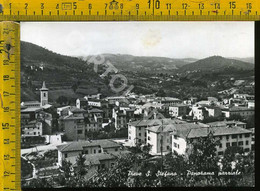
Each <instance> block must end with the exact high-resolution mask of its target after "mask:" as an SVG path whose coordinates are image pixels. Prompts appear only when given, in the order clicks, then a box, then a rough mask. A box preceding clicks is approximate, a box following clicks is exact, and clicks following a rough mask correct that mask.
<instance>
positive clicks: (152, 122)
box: [129, 118, 187, 127]
mask: <svg viewBox="0 0 260 191" xmlns="http://www.w3.org/2000/svg"><path fill="white" fill-rule="evenodd" d="M179 123H187V122H185V121H182V120H179V119H169V118H165V119H147V120H146V119H143V120H138V121H132V122H130V123H129V125H132V126H136V127H147V126H156V125H162V124H164V125H168V124H179Z"/></svg>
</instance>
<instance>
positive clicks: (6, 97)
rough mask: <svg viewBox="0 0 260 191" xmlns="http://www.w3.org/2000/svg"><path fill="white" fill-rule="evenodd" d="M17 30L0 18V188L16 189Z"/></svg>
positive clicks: (18, 63) (17, 142) (17, 118)
mask: <svg viewBox="0 0 260 191" xmlns="http://www.w3.org/2000/svg"><path fill="white" fill-rule="evenodd" d="M20 169H21V166H20V30H19V24H18V23H15V22H11V21H7V22H0V190H6V191H8V190H19V189H20V172H21V170H20Z"/></svg>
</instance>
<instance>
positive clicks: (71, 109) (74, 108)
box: [70, 106, 86, 113]
mask: <svg viewBox="0 0 260 191" xmlns="http://www.w3.org/2000/svg"><path fill="white" fill-rule="evenodd" d="M70 111H71V112H72V113H83V112H85V111H86V110H85V109H80V108H77V107H75V106H73V107H71V108H70Z"/></svg>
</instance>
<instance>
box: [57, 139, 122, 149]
mask: <svg viewBox="0 0 260 191" xmlns="http://www.w3.org/2000/svg"><path fill="white" fill-rule="evenodd" d="M95 146H100V147H102V148H113V147H120V146H121V144H119V143H116V142H114V141H112V140H108V139H101V140H92V141H77V142H72V143H68V144H66V145H60V146H57V148H58V150H60V151H61V152H70V151H81V150H83V148H84V147H95Z"/></svg>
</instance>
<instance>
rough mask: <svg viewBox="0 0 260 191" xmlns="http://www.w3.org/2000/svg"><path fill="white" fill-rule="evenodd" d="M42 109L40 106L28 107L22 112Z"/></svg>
mask: <svg viewBox="0 0 260 191" xmlns="http://www.w3.org/2000/svg"><path fill="white" fill-rule="evenodd" d="M41 110H42V108H40V107H28V108H25V109H23V110H21V113H27V112H38V111H41Z"/></svg>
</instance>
